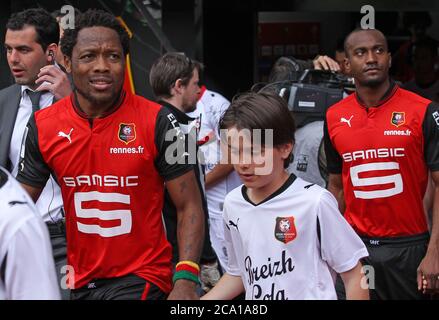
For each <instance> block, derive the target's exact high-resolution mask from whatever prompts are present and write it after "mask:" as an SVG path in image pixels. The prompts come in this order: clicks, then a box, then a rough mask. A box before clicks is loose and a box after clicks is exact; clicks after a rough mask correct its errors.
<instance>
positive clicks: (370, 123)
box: [325, 83, 439, 237]
mask: <svg viewBox="0 0 439 320" xmlns="http://www.w3.org/2000/svg"><path fill="white" fill-rule="evenodd" d="M325 149H326V156H327V161H328V170H329V172H330V173H334V174H340V173H341V174H342V180H343V190H344V197H345V202H346V211H345V217H346V219H347V220H348V222H349V223H350V224H351V225H352V226H353V228H354V229H355V230H356V231H357V232H358V233H359V234H360V235H363V236H369V237H398V236H409V235H416V234H420V233H424V232H427V231H428V228H427V222H426V218H425V214H424V209H423V203H422V200H423V197H424V194H425V190H426V185H427V177H428V170H431V171H437V170H439V106H438V105H437V104H436V103H432V102H431V101H430V100H427V99H424V98H422V97H420V96H418V95H416V94H414V93H411V92H409V91H406V90H403V89H401V88H399V87H398V86H397V85H396V84H393V83H392V84H391V86H390V88H389V90H388V92H387V93H386V94H385V96H384V97H383V99H382V101H381V102H380V103H379V105H377V106H375V107H370V108H367V107H365V106H364V105H363V103H362V102H361V100H360V98H359V97H358V96H357V94H353V95H351V96H349V97H347V98H346V99H344V100H342V101H340V102H339V103H337V104H335V105H333V106H332V107H330V108H329V110H328V112H327V115H326V123H325Z"/></svg>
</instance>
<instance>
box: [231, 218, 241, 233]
mask: <svg viewBox="0 0 439 320" xmlns="http://www.w3.org/2000/svg"><path fill="white" fill-rule="evenodd" d="M238 222H239V218H238V220H236V223H234V222H233V221H232V220H229V226H231V227H235V228H236V230H238V231H239V228H238Z"/></svg>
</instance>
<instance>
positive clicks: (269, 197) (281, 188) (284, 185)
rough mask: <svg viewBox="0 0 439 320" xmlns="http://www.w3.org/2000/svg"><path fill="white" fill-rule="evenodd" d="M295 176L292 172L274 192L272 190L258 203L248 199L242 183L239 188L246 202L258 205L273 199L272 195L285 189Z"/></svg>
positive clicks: (276, 194) (245, 188)
mask: <svg viewBox="0 0 439 320" xmlns="http://www.w3.org/2000/svg"><path fill="white" fill-rule="evenodd" d="M296 178H297V177H296V176H295V175H294V174H293V173H291V174H290V176H289V177H288V179H287V181H285V182H284V184H283V185H282V186H281V187H280V188H279V189H277V190H276V191H275V192H273V193H272V194H271V195H269V196H268V197H267V198H265V199H264V200H262V201H261V202H259V203H258V204H256V203H254V202H253V201H251V200H250V198H249V197H248V194H247V187H246V186H245V185H243V186H242V188H241V192H242V197H243V198H244V200H246V201H247V202H248V203H250V204H252V205H253V206H255V207H257V206H259V205H261V204H263V203H265V202H267V201H269V200H271V199H273V198H274V197H276V196H278V195H280V194H281V193H282V192H284V191H285V190H287V189H288V188H289V187H290V186H291V185H292V184H293V183H294V181H296Z"/></svg>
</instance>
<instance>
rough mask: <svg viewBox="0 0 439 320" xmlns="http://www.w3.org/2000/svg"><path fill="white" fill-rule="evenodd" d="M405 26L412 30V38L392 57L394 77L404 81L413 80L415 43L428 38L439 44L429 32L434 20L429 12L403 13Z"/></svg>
mask: <svg viewBox="0 0 439 320" xmlns="http://www.w3.org/2000/svg"><path fill="white" fill-rule="evenodd" d="M402 19H403V25H404V28H405V29H407V30H409V32H410V40H408V41H406V42H405V43H403V44H402V45H401V46H400V47H399V49H398V50H397V51H396V52H395V54H394V55H393V57H392V61H393V63H392V65H393V70H392V75H393V78H394V79H395V80H397V81H400V82H402V83H404V82H407V81H409V80H411V79H412V78H413V76H414V70H413V68H412V54H413V45H414V44H415V43H416V42H419V41H423V40H428V41H433V42H435V43H436V45H437V40H435V39H433V38H432V37H430V36H429V35H428V34H427V29H428V28H429V27H430V26H431V24H432V20H431V16H430V13H429V12H405V13H404V15H403V18H402Z"/></svg>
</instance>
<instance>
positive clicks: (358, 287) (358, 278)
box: [340, 262, 369, 300]
mask: <svg viewBox="0 0 439 320" xmlns="http://www.w3.org/2000/svg"><path fill="white" fill-rule="evenodd" d="M361 268H362V265H361V263H360V262H358V263H357V265H356V266H355V267H354V268H353V269H351V270H349V271H346V272H342V273H340V276H341V278H342V280H343V283H344V286H345V289H346V299H347V300H369V289H367V288H366V287H365V288H362V283H363V282H364V285H365V284H366V283H365V281H363V277H364V274H363V273H362V272H361Z"/></svg>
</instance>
